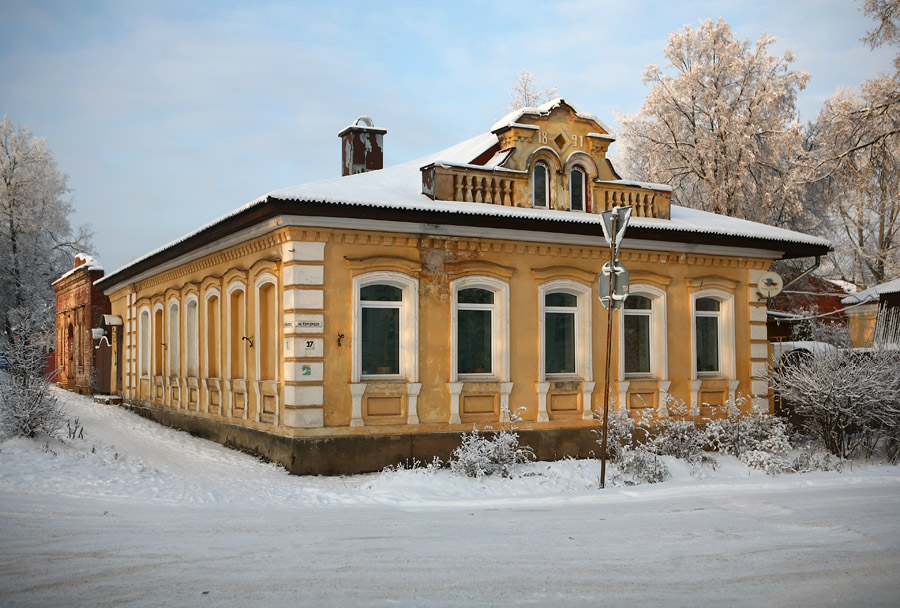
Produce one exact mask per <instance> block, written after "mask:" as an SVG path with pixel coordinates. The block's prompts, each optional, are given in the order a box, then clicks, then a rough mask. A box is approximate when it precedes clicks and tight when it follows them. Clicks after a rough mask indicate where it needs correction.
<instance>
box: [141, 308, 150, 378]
mask: <svg viewBox="0 0 900 608" xmlns="http://www.w3.org/2000/svg"><path fill="white" fill-rule="evenodd" d="M144 315H147V325H146V327H145V326H144ZM138 344H139V345H140V347H139V348H138V377H139V378H146V379H148V380H149V379H150V376H151V375H152V373H153V313H151V312H150V307H149V306H142V307H141V310H140V312H138ZM145 367H146V372H147V373H144V371H145Z"/></svg>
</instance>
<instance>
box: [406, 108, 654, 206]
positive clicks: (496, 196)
mask: <svg viewBox="0 0 900 608" xmlns="http://www.w3.org/2000/svg"><path fill="white" fill-rule="evenodd" d="M491 132H492V133H493V134H494V135H495V136H496V137H497V144H496V145H495V146H494V147H492V148H491V149H489V150H487V151H486V152H484V153H483V154H481V155H479V156H478V157H477V158H474V159H472V160H471V161H470V162H469V163H467V164H460V163H450V162H440V161H438V162H434V163H430V164H428V165H426V166H424V167H422V168H421V170H422V192H423V193H424V194H425V195H427V196H428V197H429V198H431V199H433V200H444V201H457V202H473V203H486V204H493V205H504V206H513V207H533V208H538V209H553V210H560V211H571V212H573V213H600V212H602V211H606V210H608V209H612V208H613V207H619V206H625V205H631V206H632V207H634V215H635V216H637V217H655V218H663V219H669V201H670V198H671V188H668V187H667V186H663V185H659V184H643V183H638V182H629V181H625V180H622V179H621V178H620V176H619V175H618V174H617V173H616V172H615V169H614V168H613V166H612V163H610V161H609V160H608V159H607V157H606V155H607V151H608V150H609V146H610V144H611V143H612V142H613V141H615V138H614V137H613V136H612V135H611V134H610V133H609V130H608V129H607V128H606V126H605V125H603V123H601V122H600V121H599V120H598V119H597V118H596V117H594V116H592V115H590V114H583V113H581V112H578V111H577V110H576V109H575V108H574V107H572V106H571V105H569V104H568V103H566V102H565V100H562V99H558V100H555V101H552V102H549V103H547V104H544V105H543V106H540V107H539V108H523V109H521V110H517V111H515V112H512V113H510V114H509V115H507V116H506V117H504V118H503V119H501V120H500V121H498V122H497V123H495V124H494V126H493V127H492V128H491Z"/></svg>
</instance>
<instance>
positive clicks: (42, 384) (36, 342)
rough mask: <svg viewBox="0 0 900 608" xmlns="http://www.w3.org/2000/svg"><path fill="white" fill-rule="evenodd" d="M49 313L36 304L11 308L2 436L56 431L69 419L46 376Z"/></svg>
mask: <svg viewBox="0 0 900 608" xmlns="http://www.w3.org/2000/svg"><path fill="white" fill-rule="evenodd" d="M47 314H48V311H47V310H45V309H43V308H42V307H40V306H32V305H27V306H22V307H19V308H14V309H12V310H10V311H8V314H7V318H8V320H9V326H10V331H9V332H8V334H7V336H6V337H5V339H0V344H2V358H3V366H2V370H0V438H4V437H17V436H24V437H34V436H35V435H37V434H38V433H46V434H48V435H53V434H55V433H56V432H57V431H58V430H59V429H60V428H62V425H63V423H64V422H65V413H64V412H63V409H62V407H61V406H60V404H59V403H58V401H57V399H56V397H54V396H53V395H51V394H50V382H49V381H48V380H47V378H46V377H45V376H44V355H45V353H46V352H47V351H48V350H49V348H50V346H51V345H52V341H53V335H52V332H51V330H50V326H49V325H48V324H47V323H46V321H45V319H46V317H47Z"/></svg>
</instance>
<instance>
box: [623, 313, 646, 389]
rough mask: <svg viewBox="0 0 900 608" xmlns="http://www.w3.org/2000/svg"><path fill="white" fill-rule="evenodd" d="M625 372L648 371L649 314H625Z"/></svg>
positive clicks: (641, 372) (639, 372) (638, 372)
mask: <svg viewBox="0 0 900 608" xmlns="http://www.w3.org/2000/svg"><path fill="white" fill-rule="evenodd" d="M638 297H641V296H638ZM643 299H644V300H646V299H647V298H643ZM628 300H631V297H629V298H628ZM628 300H626V302H628ZM648 301H649V300H648ZM625 373H626V374H649V373H650V315H645V314H630V315H629V314H626V315H625Z"/></svg>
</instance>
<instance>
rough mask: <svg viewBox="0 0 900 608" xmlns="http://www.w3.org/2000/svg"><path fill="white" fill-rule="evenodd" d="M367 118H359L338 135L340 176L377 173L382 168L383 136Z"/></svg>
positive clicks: (383, 130)
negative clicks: (369, 172) (339, 140)
mask: <svg viewBox="0 0 900 608" xmlns="http://www.w3.org/2000/svg"><path fill="white" fill-rule="evenodd" d="M385 133H387V129H379V128H376V127H375V123H374V122H372V119H371V118H369V117H368V116H360V117H359V118H357V119H356V122H354V123H353V124H352V125H350V126H349V127H347V128H345V129H344V130H343V131H341V132H340V133H338V137H340V138H341V175H353V174H355V173H365V172H366V171H377V170H378V169H381V168H382V167H384V134H385Z"/></svg>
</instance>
